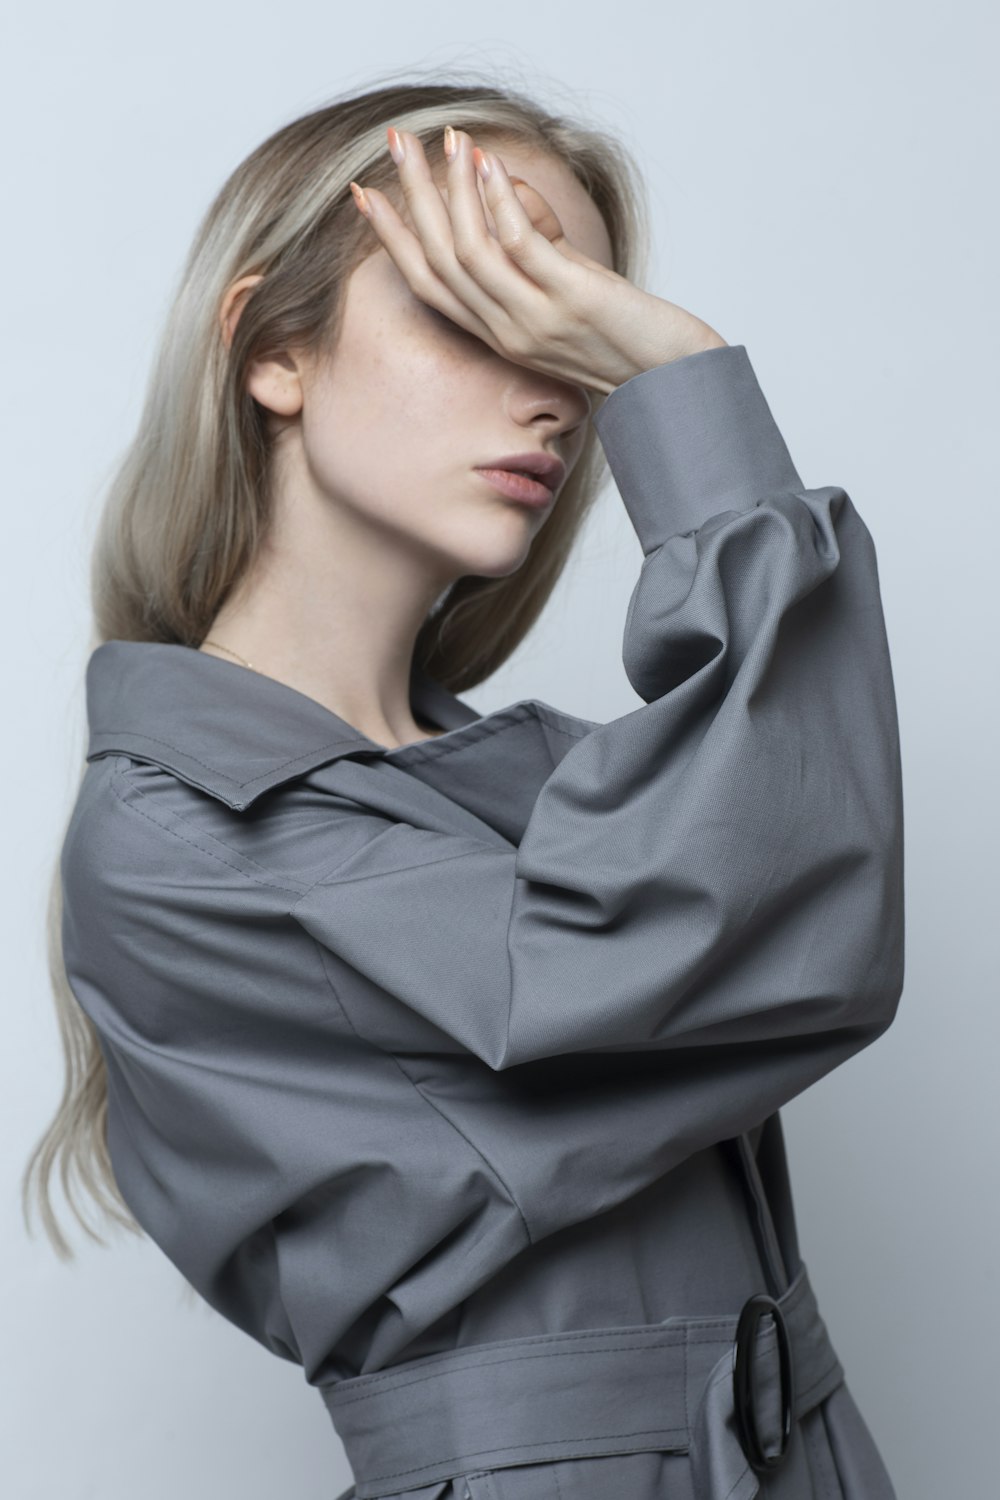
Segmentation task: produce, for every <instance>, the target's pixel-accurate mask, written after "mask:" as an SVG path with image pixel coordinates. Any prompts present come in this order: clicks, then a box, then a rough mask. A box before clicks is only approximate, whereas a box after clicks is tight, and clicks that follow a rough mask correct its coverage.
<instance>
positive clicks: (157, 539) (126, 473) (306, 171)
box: [22, 70, 649, 1260]
mask: <svg viewBox="0 0 1000 1500" xmlns="http://www.w3.org/2000/svg"><path fill="white" fill-rule="evenodd" d="M411 78H412V74H411ZM449 122H450V123H452V124H454V125H456V126H458V127H459V128H461V129H463V130H466V131H468V132H469V133H470V134H471V135H473V136H474V137H475V138H476V140H477V141H479V142H481V143H483V144H485V145H487V146H491V145H492V146H494V147H497V148H501V149H502V147H503V144H504V143H505V142H516V143H518V144H520V145H522V146H525V147H527V148H529V149H535V150H540V151H544V152H546V153H548V154H550V155H553V156H556V157H559V158H561V159H562V160H563V161H564V162H565V163H566V164H567V165H568V166H569V167H570V169H571V170H572V171H573V172H574V173H575V175H576V177H577V179H578V180H579V182H580V183H581V184H582V185H583V187H584V188H585V189H586V190H587V192H588V193H589V194H590V196H591V198H592V199H593V201H594V203H595V205H596V207H597V208H598V209H599V210H600V212H601V214H602V216H603V218H604V221H605V223H606V225H607V229H608V233H609V236H610V240H611V246H612V252H613V266H614V269H615V270H616V271H618V272H619V273H620V274H621V275H623V276H626V277H628V279H629V280H631V281H632V282H634V283H635V284H637V285H642V284H643V281H644V278H645V274H646V260H647V256H648V245H649V236H648V219H647V206H646V202H645V199H644V197H643V193H642V188H641V179H640V175H639V172H638V170H637V167H636V164H635V162H634V160H633V158H632V157H631V155H630V153H629V152H628V151H627V150H626V149H625V148H624V147H623V146H622V144H621V143H620V142H619V141H617V140H615V139H614V138H611V137H609V136H608V135H607V133H606V132H604V131H602V130H598V129H595V128H592V127H590V126H587V125H584V124H580V123H577V122H576V121H575V120H573V119H572V118H570V117H569V115H568V114H565V113H559V114H555V113H551V112H549V111H548V110H546V109H543V108H542V107H541V106H540V105H539V104H537V103H534V102H532V101H531V100H530V99H529V98H528V97H526V96H525V95H524V94H523V93H522V92H520V91H514V90H512V89H510V88H509V87H506V86H500V85H498V84H496V83H494V82H491V81H487V82H476V81H471V82H470V81H469V78H468V75H465V76H463V78H462V79H460V80H458V81H455V82H449V81H443V82H442V81H441V73H440V70H436V75H435V80H434V81H433V82H413V81H407V82H402V83H395V82H393V83H384V84H383V85H382V86H380V87H377V88H374V89H369V90H367V91H365V92H362V93H357V94H353V95H350V96H342V97H338V98H335V99H334V100H333V101H332V102H331V103H329V104H327V105H324V106H323V107H321V108H319V109H315V110H313V111H311V112H310V113H308V114H305V115H302V116H300V117H299V118H298V119H295V120H292V121H291V123H290V124H287V125H283V126H282V127H281V128H280V129H278V130H276V131H275V132H274V133H273V134H272V135H271V136H269V137H268V138H267V139H266V140H265V141H264V142H263V143H262V144H261V145H259V146H258V147H257V148H256V149H255V150H254V151H252V152H251V153H250V155H249V156H247V157H246V159H245V160H244V161H242V162H241V163H240V164H239V166H237V167H236V169H235V171H233V173H232V174H231V175H230V177H229V178H228V180H227V181H226V182H225V183H224V185H223V187H222V189H221V190H220V192H219V193H218V195H217V196H216V198H215V200H214V201H213V202H212V204H211V205H210V207H209V208H208V211H207V212H206V213H205V215H204V217H203V219H202V221H201V224H200V226H199V227H198V230H197V233H196V235H195V238H194V242H193V245H192V247H191V250H190V252H189V254H188V258H187V261H186V264H185V265H184V268H183V271H182V274H181V278H180V283H179V287H178V290H177V292H176V295H175V297H174V301H173V304H172V307H171V309H170V312H169V314H168V316H167V319H166V323H165V327H164V330H163V333H162V336H161V340H160V344H159V348H158V350H157V351H156V355H155V359H154V362H153V365H152V370H151V374H150V378H149V383H148V386H147V390H146V395H145V402H144V405H143V408H142V412H141V415H140V418H139V424H138V430H137V431H136V433H135V436H134V437H133V439H132V441H131V443H130V445H129V446H128V448H127V449H126V451H125V454H124V457H123V459H122V461H121V463H120V465H119V467H118V469H117V471H116V473H115V475H114V477H113V479H112V481H111V483H110V486H109V489H108V492H107V495H106V499H105V502H104V507H103V510H102V513H101V516H100V519H99V521H98V524H97V529H96V536H95V539H94V547H93V553H92V561H91V579H90V587H91V608H92V616H93V627H92V638H91V641H90V645H89V648H88V649H89V650H93V649H94V648H95V647H96V646H97V645H99V644H101V643H102V642H104V641H106V640H110V639H118V640H132V641H168V642H178V643H182V644H185V645H194V646H197V645H199V644H200V643H201V641H202V640H203V639H204V637H205V635H206V634H207V631H208V627H209V624H210V622H211V621H212V620H213V618H214V617H215V615H216V613H217V612H218V610H219V608H220V607H221V605H222V603H223V602H224V600H225V599H226V597H227V595H228V594H229V593H230V590H232V589H233V588H234V586H235V585H236V584H237V583H238V582H239V581H240V580H241V578H243V576H244V575H245V574H246V573H247V571H248V570H249V569H250V567H251V565H252V564H253V561H254V558H255V555H256V553H257V549H258V547H259V546H260V544H261V540H262V538H263V536H264V533H265V529H266V526H267V522H268V513H269V486H268V475H269V467H268V465H269V446H268V442H267V436H266V427H265V423H264V420H263V415H264V414H263V413H262V411H261V409H260V408H259V407H258V406H257V404H256V403H255V402H254V400H253V399H252V398H251V397H250V396H249V395H248V394H247V393H246V390H245V376H246V373H247V370H248V367H249V365H250V364H251V362H252V361H253V360H254V359H256V358H258V357H260V356H261V355H262V354H264V353H266V352H270V351H274V350H278V349H281V348H284V347H285V346H287V345H288V344H290V343H296V344H299V345H304V346H305V347H307V348H313V349H315V350H326V349H328V348H330V347H332V345H333V343H334V342H335V340H336V336H337V332H338V328H339V319H340V308H341V305H342V296H341V293H342V289H343V288H344V286H345V284H346V281H347V278H348V277H349V275H350V274H351V272H352V270H353V269H354V268H355V266H356V265H358V264H359V263H360V261H361V260H363V259H364V257H365V256H366V255H367V254H368V253H370V251H371V249H372V248H373V245H372V231H371V228H370V227H369V225H368V223H367V221H366V220H365V219H364V218H363V216H362V215H360V214H359V213H358V211H357V208H356V207H355V205H354V202H353V199H352V195H351V193H350V190H349V187H348V184H349V182H350V180H351V179H352V178H354V179H356V180H357V181H360V182H363V183H365V184H370V185H372V186H373V187H376V188H380V189H381V190H382V191H383V192H384V193H386V194H387V195H388V196H389V197H390V199H392V200H393V201H394V202H396V203H397V204H398V203H400V199H401V194H400V191H399V184H398V178H397V175H396V171H395V167H394V166H393V164H392V162H391V159H388V153H387V150H386V127H387V126H388V125H390V124H395V125H397V126H400V127H401V128H402V129H404V130H408V131H410V132H411V133H412V134H414V135H416V136H418V137H419V138H420V140H421V141H422V143H423V146H424V150H425V152H426V155H427V159H428V161H429V163H430V165H431V167H432V169H434V168H436V167H437V166H438V165H439V164H440V163H441V161H442V159H443V151H442V142H441V138H442V132H443V129H444V126H445V125H446V124H448V123H449ZM252 273H262V275H263V279H262V280H261V281H260V282H258V283H257V284H256V286H255V287H254V288H253V291H252V294H251V295H250V297H249V298H248V299H247V301H246V302H245V304H244V307H243V311H242V313H241V316H240V318H239V321H238V323H237V325H236V333H235V337H234V339H233V341H232V345H231V347H230V348H229V349H228V350H227V349H226V348H225V345H224V342H223V340H222V338H221V337H220V330H219V323H218V311H219V308H220V305H221V302H222V299H223V296H224V293H225V291H226V289H227V288H228V287H229V286H230V285H231V283H232V282H233V281H235V280H237V279H238V278H239V277H242V276H245V275H248V274H252ZM604 474H605V464H604V455H603V452H602V450H601V447H600V444H599V443H598V441H597V439H596V435H595V433H594V432H593V430H592V429H591V430H589V431H588V434H587V439H586V443H585V446H584V448H583V451H582V453H581V455H580V458H579V460H578V462H577V464H576V466H575V467H574V469H573V471H572V473H571V475H570V477H569V479H568V480H567V482H566V485H565V487H564V489H563V491H562V493H561V496H560V501H559V505H558V506H557V507H556V508H555V510H554V511H553V512H552V515H551V517H550V519H549V520H548V522H547V523H546V525H545V526H544V527H543V528H542V529H541V531H540V532H539V533H538V537H537V540H536V541H535V542H534V544H533V546H532V548H531V551H530V553H529V555H528V557H527V558H526V560H525V562H524V563H523V564H522V565H521V567H519V568H518V569H517V571H516V572H515V573H513V574H510V575H508V576H507V577H503V578H499V579H496V578H481V577H477V576H468V577H465V578H460V579H458V580H457V581H456V582H455V583H454V584H453V585H452V587H451V588H450V589H449V590H448V592H447V594H446V595H445V597H444V599H443V601H440V600H439V601H438V603H437V604H436V605H435V607H434V609H433V610H432V611H431V613H430V614H429V615H428V618H427V619H426V620H425V622H424V624H423V626H422V627H421V630H420V632H419V634H418V636H417V641H416V648H415V655H416V658H417V660H418V662H419V663H420V665H421V666H422V667H424V669H425V670H426V671H428V672H429V673H430V674H431V675H432V676H433V677H436V678H437V680H438V681H440V682H442V683H444V685H445V686H446V687H448V688H450V689H451V690H452V691H453V692H463V691H465V690H467V689H468V688H470V687H473V686H474V685H475V684H476V683H479V682H481V681H482V680H483V679H484V678H487V677H489V676H490V675H491V673H492V672H494V671H495V670H496V669H497V668H498V667H499V666H500V665H501V664H502V663H503V662H504V661H506V659H507V658H508V657H509V656H510V655H511V653H512V652H513V651H514V650H515V648H516V647H517V646H518V645H519V643H520V642H521V641H522V640H523V639H524V637H525V636H526V635H527V633H528V631H529V630H530V629H531V627H532V625H533V624H534V623H535V621H536V620H537V619H538V616H539V615H540V614H541V612H542V609H543V608H544V606H545V603H546V601H547V600H548V598H549V595H550V594H551V592H552V589H553V588H554V586H555V584H556V582H557V580H558V578H559V575H560V573H561V572H562V569H563V567H564V565H565V563H566V561H567V558H568V556H569V553H570V550H571V548H572V545H573V542H574V540H575V539H576V537H577V535H578V533H579V531H580V528H581V525H582V523H583V520H584V518H585V516H586V515H587V513H588V511H589V509H590V507H591V505H592V504H593V502H594V500H595V499H596V498H597V495H598V493H599V490H600V487H601V483H602V481H603V478H604ZM457 625H458V626H460V628H456V626H457ZM81 769H82V770H83V771H85V769H86V766H85V765H84V766H83V767H82V768H81ZM46 929H47V947H48V966H49V973H50V979H51V983H52V988H53V991H54V995H55V1001H56V1008H57V1015H58V1023H59V1031H60V1037H61V1042H62V1048H63V1053H64V1062H65V1076H64V1086H63V1093H62V1098H61V1100H60V1103H59V1106H58V1109H57V1111H56V1114H55V1117H54V1118H53V1120H52V1122H51V1124H50V1125H49V1126H48V1128H47V1130H46V1131H45V1132H44V1134H43V1135H42V1137H41V1138H40V1139H39V1141H38V1143H37V1144H36V1146H35V1148H34V1150H33V1152H32V1154H31V1156H30V1158H29V1161H28V1164H27V1167H26V1170H25V1173H24V1177H23V1180H22V1205H23V1208H22V1211H23V1213H24V1216H25V1220H26V1223H27V1224H28V1228H29V1232H30V1228H31V1225H30V1205H31V1195H32V1191H34V1193H35V1195H36V1197H37V1201H38V1205H39V1208H40V1211H41V1215H42V1219H43V1223H44V1227H45V1231H46V1234H47V1235H48V1238H49V1240H50V1241H51V1243H52V1245H53V1246H54V1248H55V1250H56V1253H57V1255H59V1256H60V1257H61V1258H62V1259H64V1260H66V1259H72V1256H73V1251H72V1249H71V1248H70V1246H69V1243H68V1242H67V1240H66V1238H65V1237H64V1235H63V1234H62V1231H61V1229H60V1227H59V1223H58V1220H57V1217H56V1214H55V1212H54V1210H53V1206H52V1202H51V1198H50V1194H49V1184H50V1179H51V1176H52V1173H53V1171H54V1169H55V1168H56V1166H57V1165H58V1166H59V1171H60V1179H61V1182H62V1186H63V1191H64V1193H65V1196H66V1199H67V1202H68V1203H69V1205H70V1208H71V1209H72V1212H73V1214H74V1215H75V1217H76V1219H77V1221H78V1222H79V1224H80V1225H81V1227H82V1228H83V1229H84V1231H85V1232H86V1233H87V1234H88V1235H89V1236H90V1237H91V1239H93V1240H96V1241H98V1242H99V1243H100V1244H104V1243H105V1241H104V1239H103V1238H102V1236H101V1235H100V1234H99V1233H96V1232H95V1230H94V1229H93V1228H92V1227H91V1226H90V1224H89V1223H88V1222H87V1220H86V1218H85V1216H84V1215H83V1214H82V1213H81V1211H80V1206H79V1204H78V1201H77V1197H76V1189H77V1184H79V1185H82V1187H83V1188H84V1189H85V1191H86V1192H87V1193H88V1194H89V1195H90V1197H91V1199H92V1200H93V1202H94V1203H95V1204H96V1205H97V1207H98V1209H99V1210H101V1211H102V1212H103V1213H104V1214H105V1215H106V1216H107V1218H108V1219H109V1220H113V1221H115V1222H117V1223H118V1224H120V1225H122V1226H123V1227H124V1228H126V1229H128V1230H129V1231H131V1232H133V1233H136V1234H141V1233H142V1231H141V1229H140V1228H139V1226H138V1224H137V1223H136V1221H135V1219H134V1218H133V1217H132V1215H131V1213H130V1212H129V1210H128V1208H127V1206H126V1204H125V1201H124V1199H123V1198H122V1196H121V1193H120V1191H119V1189H118V1186H117V1183H116V1181H115V1178H114V1175H113V1172H112V1169H111V1161H110V1156H109V1153H108V1145H107V1077H106V1072H105V1065H104V1060H103V1056H102V1053H101V1049H100V1045H99V1042H98V1038H97V1033H96V1031H95V1029H94V1027H93V1024H92V1023H91V1021H90V1019H89V1017H88V1016H87V1015H86V1014H85V1013H84V1011H83V1010H82V1009H81V1008H80V1006H79V1004H78V1003H77V1001H76V997H75V995H74V994H73V991H72V989H71V988H70V985H69V983H68V980H67V977H66V969H65V965H64V962H63V955H62V883H61V874H60V864H59V860H58V859H57V860H56V863H55V868H54V870H53V876H52V883H51V887H50V892H49V898H48V909H47V916H46Z"/></svg>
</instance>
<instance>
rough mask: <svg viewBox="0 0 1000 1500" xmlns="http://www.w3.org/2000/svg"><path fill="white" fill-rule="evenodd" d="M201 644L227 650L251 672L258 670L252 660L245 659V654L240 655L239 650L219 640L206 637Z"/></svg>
mask: <svg viewBox="0 0 1000 1500" xmlns="http://www.w3.org/2000/svg"><path fill="white" fill-rule="evenodd" d="M201 644H202V645H203V646H217V647H218V649H219V650H220V651H228V652H229V655H230V656H235V657H236V660H237V661H239V662H242V663H243V665H244V666H245V667H249V668H250V670H251V672H259V670H260V669H259V667H255V666H254V665H253V663H252V662H249V661H247V659H246V657H245V656H240V654H239V652H237V651H233V650H232V648H231V647H229V646H224V645H223V644H222V642H221V641H210V640H209V639H208V638H207V637H206V638H205V640H203V641H202V643H201Z"/></svg>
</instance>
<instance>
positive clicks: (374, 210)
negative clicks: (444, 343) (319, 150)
mask: <svg viewBox="0 0 1000 1500" xmlns="http://www.w3.org/2000/svg"><path fill="white" fill-rule="evenodd" d="M364 192H365V196H366V197H367V199H368V206H369V209H370V212H369V214H368V222H369V224H370V225H371V227H372V229H373V230H374V231H375V233H376V235H377V236H378V238H379V241H380V242H381V244H382V245H383V247H384V249H385V250H386V252H387V253H388V254H389V255H390V256H391V258H392V260H393V261H394V263H395V264H396V266H397V267H398V269H399V271H400V273H401V275H402V276H403V278H404V280H405V281H406V282H407V284H408V286H409V287H410V289H411V291H412V292H413V293H414V294H415V295H416V296H417V297H419V298H420V300H421V301H422V302H426V303H427V304H428V305H429V306H430V307H433V308H436V309H437V310H438V311H439V312H442V313H444V314H445V315H446V316H447V317H449V318H451V319H452V321H453V322H455V323H457V324H458V325H459V327H461V328H465V329H467V330H468V331H469V333H474V334H475V335H476V336H477V337H478V338H481V339H484V340H485V341H486V343H488V344H489V345H490V346H491V347H492V348H496V341H495V338H494V336H493V334H492V332H491V330H490V329H489V327H488V326H487V325H486V324H485V323H484V322H483V321H482V319H481V318H479V317H477V316H476V314H475V313H474V312H473V311H472V309H471V308H470V307H469V306H468V304H467V303H465V302H463V301H462V299H461V298H460V297H457V296H456V295H455V293H454V292H453V291H452V290H451V288H450V287H449V286H448V284H447V282H445V281H442V280H441V278H440V277H439V276H438V275H437V274H436V272H435V271H434V270H433V269H432V268H431V266H430V265H429V264H428V262H427V257H426V255H425V253H424V247H423V245H422V244H421V242H420V240H419V239H418V238H417V236H416V235H415V234H414V232H413V230H412V229H410V228H409V227H408V226H407V225H406V224H404V222H403V220H402V218H401V217H400V215H399V213H398V212H397V211H396V208H395V206H394V205H393V204H392V203H391V202H390V200H389V199H388V198H387V197H386V195H385V194H384V193H382V192H380V191H379V190H378V188H372V187H368V188H365V189H364Z"/></svg>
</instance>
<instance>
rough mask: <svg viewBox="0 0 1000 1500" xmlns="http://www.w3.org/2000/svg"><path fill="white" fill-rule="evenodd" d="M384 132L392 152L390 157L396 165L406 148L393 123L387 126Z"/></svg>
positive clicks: (401, 158)
mask: <svg viewBox="0 0 1000 1500" xmlns="http://www.w3.org/2000/svg"><path fill="white" fill-rule="evenodd" d="M386 134H387V135H388V137H389V150H390V152H391V153H392V159H393V161H394V162H395V163H396V165H397V167H398V166H399V164H400V163H401V162H402V161H403V160H404V159H405V157H406V150H405V148H404V146H403V142H402V138H401V137H400V134H399V131H398V130H397V129H396V128H395V126H394V125H390V126H389V129H388V131H387V132H386Z"/></svg>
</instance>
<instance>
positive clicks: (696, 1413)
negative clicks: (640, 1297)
mask: <svg viewBox="0 0 1000 1500" xmlns="http://www.w3.org/2000/svg"><path fill="white" fill-rule="evenodd" d="M843 1379H844V1371H843V1368H842V1366H841V1364H840V1361H839V1360H838V1358H837V1355H836V1353H835V1351H834V1349H833V1346H832V1344H831V1343H830V1339H829V1335H828V1333H827V1329H826V1324H825V1323H824V1322H823V1319H822V1318H821V1317H820V1314H819V1310H818V1308H817V1305H816V1298H815V1296H814V1294H813V1290H812V1287H811V1286H810V1284H809V1278H808V1275H807V1272H806V1267H805V1265H804V1264H802V1263H800V1265H799V1269H798V1272H797V1274H796V1275H795V1277H794V1279H793V1280H792V1281H791V1282H790V1283H789V1284H788V1286H787V1287H786V1289H785V1290H784V1291H783V1292H782V1293H781V1295H780V1296H779V1297H777V1298H774V1299H772V1298H771V1297H770V1296H768V1295H765V1294H760V1295H759V1296H755V1297H751V1298H749V1299H748V1301H747V1302H746V1303H745V1304H744V1307H743V1309H742V1311H741V1313H739V1314H729V1315H727V1316H723V1317H676V1318H667V1319H666V1320H665V1321H664V1322H662V1323H654V1324H643V1325H641V1326H635V1327H633V1326H627V1327H620V1328H591V1329H576V1330H573V1331H572V1332H568V1333H555V1334H541V1335H530V1336H528V1337H524V1338H515V1339H501V1340H497V1341H495V1342H492V1343H485V1344H476V1345H472V1346H469V1347H466V1348H463V1349H455V1350H452V1351H449V1352H448V1353H445V1354H433V1355H427V1356H425V1357H423V1358H420V1359H413V1360H408V1361H406V1362H405V1363H403V1364H398V1365H393V1366H391V1367H390V1368H389V1369H387V1370H381V1371H375V1372H373V1373H372V1374H370V1375H358V1376H355V1377H352V1378H349V1379H345V1380H340V1381H337V1382H334V1383H332V1384H330V1385H327V1386H322V1387H320V1392H321V1394H322V1396H323V1400H324V1402H325V1404H326V1406H327V1409H328V1411H329V1413H330V1416H331V1418H332V1419H333V1425H334V1427H335V1429H336V1431H337V1434H338V1436H339V1438H340V1440H341V1442H342V1443H343V1445H344V1449H345V1452H346V1454H347V1459H348V1462H349V1463H350V1465H351V1468H352V1470H353V1473H354V1490H353V1493H354V1494H355V1495H356V1496H357V1500H375V1497H377V1496H382V1495H391V1494H393V1493H395V1492H396V1491H397V1490H407V1489H411V1488H416V1487H418V1486H420V1485H423V1484H431V1483H433V1482H434V1481H437V1480H442V1479H452V1478H455V1477H456V1476H458V1475H461V1474H463V1473H469V1472H470V1471H473V1470H475V1469H486V1468H491V1469H492V1468H507V1467H509V1466H510V1465H513V1464H529V1463H542V1462H545V1461H546V1460H552V1459H560V1458H588V1457H597V1456H600V1455H603V1454H611V1453H633V1452H636V1451H639V1450H643V1449H664V1450H669V1451H670V1452H687V1453H689V1454H690V1456H691V1463H692V1472H693V1479H694V1485H695V1493H696V1494H698V1495H699V1496H701V1495H704V1496H706V1497H712V1500H714V1497H715V1496H719V1497H720V1500H722V1497H724V1496H730V1497H731V1500H745V1497H752V1496H754V1495H756V1494H757V1493H758V1489H759V1486H758V1483H757V1480H756V1478H755V1476H756V1475H757V1474H759V1473H764V1472H765V1471H766V1470H768V1469H770V1468H775V1467H778V1466H779V1465H780V1463H781V1462H782V1461H783V1459H784V1457H785V1454H786V1451H787V1445H788V1439H789V1432H790V1424H791V1422H793V1421H797V1420H798V1418H799V1417H801V1416H802V1415H803V1414H804V1413H805V1412H807V1411H809V1410H811V1408H812V1407H814V1406H816V1405H818V1403H819V1402H821V1401H822V1400H824V1399H825V1397H827V1396H828V1395H829V1394H830V1392H831V1391H833V1390H834V1389H835V1388H836V1387H837V1386H838V1385H839V1384H840V1383H841V1382H842V1381H843ZM350 1493H351V1492H350V1491H348V1494H350Z"/></svg>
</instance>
